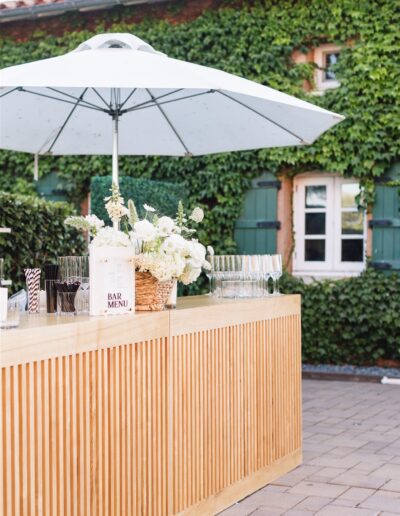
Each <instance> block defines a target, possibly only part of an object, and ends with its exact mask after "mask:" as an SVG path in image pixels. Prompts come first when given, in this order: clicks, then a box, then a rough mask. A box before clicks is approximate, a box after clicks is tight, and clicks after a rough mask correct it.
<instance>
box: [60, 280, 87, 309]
mask: <svg viewBox="0 0 400 516" xmlns="http://www.w3.org/2000/svg"><path fill="white" fill-rule="evenodd" d="M80 285H81V283H80V282H79V281H55V286H56V289H57V313H58V314H59V315H76V313H77V311H76V306H75V301H76V293H77V292H78V289H79V287H80Z"/></svg>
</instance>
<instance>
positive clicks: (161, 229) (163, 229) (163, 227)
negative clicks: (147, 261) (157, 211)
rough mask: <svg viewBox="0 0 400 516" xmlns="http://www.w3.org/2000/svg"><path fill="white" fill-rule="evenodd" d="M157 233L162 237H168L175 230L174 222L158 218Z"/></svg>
mask: <svg viewBox="0 0 400 516" xmlns="http://www.w3.org/2000/svg"><path fill="white" fill-rule="evenodd" d="M157 228H158V233H159V235H160V236H162V237H166V236H169V235H170V234H171V233H172V231H173V230H174V228H175V222H174V221H173V220H172V219H171V218H170V217H160V218H159V219H158V221H157Z"/></svg>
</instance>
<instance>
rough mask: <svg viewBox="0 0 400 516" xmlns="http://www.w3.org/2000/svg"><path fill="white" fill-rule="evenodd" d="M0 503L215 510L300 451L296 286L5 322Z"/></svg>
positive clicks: (150, 511)
mask: <svg viewBox="0 0 400 516" xmlns="http://www.w3.org/2000/svg"><path fill="white" fill-rule="evenodd" d="M0 364H1V378H0V389H1V392H0V399H1V405H2V408H1V411H0V417H1V420H0V430H1V440H0V476H1V486H0V511H1V513H2V514H4V516H17V515H29V516H30V515H35V516H42V515H43V516H59V515H60V516H64V515H65V516H73V515H77V516H86V515H87V516H89V515H93V516H102V515H104V516H120V515H127V516H130V515H135V516H136V515H138V516H139V515H141V516H143V515H146V516H147V515H149V516H163V515H173V514H188V515H189V514H196V515H202V516H204V515H207V514H210V515H211V514H216V513H217V512H218V511H221V510H223V509H224V508H226V507H228V506H229V505H231V504H232V503H234V502H235V501H237V500H239V499H240V498H242V497H243V496H246V495H247V494H249V493H251V492H253V491H255V490H256V489H258V488H260V487H261V486H263V485H265V484H266V483H268V482H270V481H272V480H273V479H275V478H277V477H278V476H280V475H282V474H283V473H285V472H286V471H288V470H290V469H292V468H294V467H295V466H296V465H297V464H299V463H300V461H301V338H300V298H299V297H298V296H281V297H276V298H266V299H255V300H243V301H228V300H212V299H208V296H204V297H196V298H187V299H184V300H181V301H180V303H179V307H178V309H177V310H174V311H170V312H158V313H146V314H138V315H135V316H118V317H110V318H90V319H89V318H87V319H85V318H80V317H78V318H75V319H69V318H56V317H48V316H34V317H31V318H29V320H26V321H25V322H24V323H23V324H22V325H21V328H20V329H18V330H12V331H8V332H4V331H3V332H1V333H0Z"/></svg>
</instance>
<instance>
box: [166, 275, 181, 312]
mask: <svg viewBox="0 0 400 516" xmlns="http://www.w3.org/2000/svg"><path fill="white" fill-rule="evenodd" d="M177 296H178V281H177V280H174V282H173V285H172V289H171V293H170V295H169V297H168V299H167V302H166V303H165V306H166V308H169V309H170V310H171V309H174V308H176V298H177Z"/></svg>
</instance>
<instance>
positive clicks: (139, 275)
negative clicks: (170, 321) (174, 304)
mask: <svg viewBox="0 0 400 516" xmlns="http://www.w3.org/2000/svg"><path fill="white" fill-rule="evenodd" d="M135 281H136V285H135V296H136V310H138V311H147V310H164V308H165V303H166V302H167V299H168V297H169V294H170V292H171V289H172V287H173V284H174V282H173V281H172V280H171V281H158V280H157V279H156V278H155V277H154V276H152V275H151V274H150V273H149V272H137V271H136V274H135Z"/></svg>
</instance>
